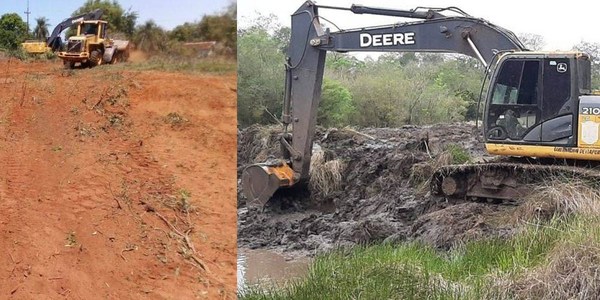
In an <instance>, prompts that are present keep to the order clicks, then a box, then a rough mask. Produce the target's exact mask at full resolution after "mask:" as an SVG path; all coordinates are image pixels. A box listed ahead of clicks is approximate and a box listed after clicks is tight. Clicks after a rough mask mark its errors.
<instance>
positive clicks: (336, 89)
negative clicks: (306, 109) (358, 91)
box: [317, 79, 355, 127]
mask: <svg viewBox="0 0 600 300" xmlns="http://www.w3.org/2000/svg"><path fill="white" fill-rule="evenodd" d="M354 112H355V108H354V103H353V101H352V94H351V93H350V91H349V90H348V89H347V88H346V87H344V86H343V85H342V84H341V83H340V82H338V81H335V80H331V79H325V80H324V81H323V87H322V91H321V103H320V105H319V112H318V114H317V123H318V124H319V125H323V126H326V127H330V126H342V125H346V124H348V121H349V119H350V116H351V115H352V114H353V113H354Z"/></svg>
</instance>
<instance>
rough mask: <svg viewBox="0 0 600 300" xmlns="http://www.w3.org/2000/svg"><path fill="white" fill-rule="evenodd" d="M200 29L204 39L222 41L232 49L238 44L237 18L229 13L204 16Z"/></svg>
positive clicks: (199, 25) (201, 36)
mask: <svg viewBox="0 0 600 300" xmlns="http://www.w3.org/2000/svg"><path fill="white" fill-rule="evenodd" d="M198 31H199V34H200V38H201V39H203V40H207V41H217V42H221V43H223V44H224V45H225V46H226V47H230V48H232V49H233V48H235V46H236V39H237V34H236V20H235V18H232V17H231V16H230V15H229V14H222V15H217V16H204V17H203V18H202V20H201V21H200V23H199V24H198Z"/></svg>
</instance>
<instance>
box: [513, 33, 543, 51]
mask: <svg viewBox="0 0 600 300" xmlns="http://www.w3.org/2000/svg"><path fill="white" fill-rule="evenodd" d="M518 37H519V40H521V42H522V43H523V45H525V47H526V48H527V49H529V50H533V51H539V50H542V48H544V46H545V45H546V41H544V37H543V36H541V35H539V34H534V33H521V34H519V35H518Z"/></svg>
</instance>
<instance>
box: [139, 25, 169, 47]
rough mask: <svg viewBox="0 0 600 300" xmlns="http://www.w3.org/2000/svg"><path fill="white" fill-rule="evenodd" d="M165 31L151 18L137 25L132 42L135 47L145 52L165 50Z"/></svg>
mask: <svg viewBox="0 0 600 300" xmlns="http://www.w3.org/2000/svg"><path fill="white" fill-rule="evenodd" d="M166 39H167V37H166V33H165V31H164V30H163V29H162V28H161V27H160V26H158V25H157V24H156V22H154V21H153V20H148V21H146V23H144V24H142V25H140V26H138V27H137V28H136V30H135V34H134V36H133V42H134V43H135V44H136V45H137V48H138V49H140V50H143V51H145V52H158V51H162V50H165V46H166V44H165V40H166Z"/></svg>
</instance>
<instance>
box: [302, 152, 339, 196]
mask: <svg viewBox="0 0 600 300" xmlns="http://www.w3.org/2000/svg"><path fill="white" fill-rule="evenodd" d="M344 168H345V165H344V163H343V162H342V161H341V160H339V159H332V160H326V158H325V152H324V151H323V150H317V151H315V152H314V153H313V155H312V157H311V161H310V171H309V175H310V181H309V185H310V188H311V190H312V191H315V192H317V193H319V194H321V195H323V196H328V195H330V194H331V193H333V192H336V191H339V190H341V189H342V172H343V171H344Z"/></svg>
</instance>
